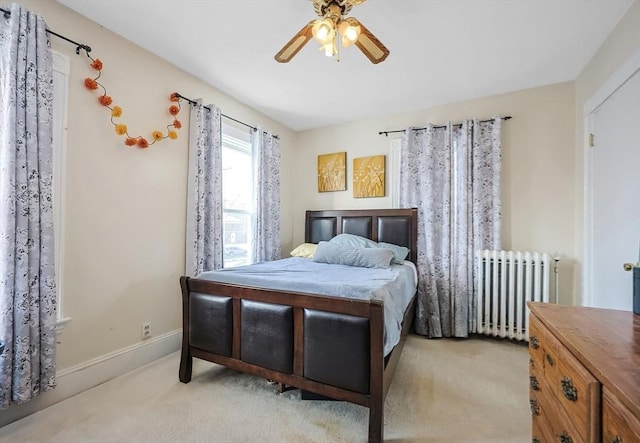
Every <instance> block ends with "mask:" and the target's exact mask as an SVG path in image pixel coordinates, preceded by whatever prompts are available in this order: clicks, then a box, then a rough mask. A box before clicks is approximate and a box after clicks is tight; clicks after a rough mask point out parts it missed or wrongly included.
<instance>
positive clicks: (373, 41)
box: [274, 0, 389, 64]
mask: <svg viewBox="0 0 640 443" xmlns="http://www.w3.org/2000/svg"><path fill="white" fill-rule="evenodd" d="M365 1H366V0H311V2H312V3H313V8H314V10H315V12H316V14H317V16H318V17H319V18H317V19H315V20H312V21H310V22H309V23H308V24H307V25H306V26H304V27H303V28H302V29H301V30H300V31H298V33H297V34H296V35H294V36H293V38H292V39H291V40H289V42H288V43H287V44H286V45H284V47H283V48H282V49H281V50H280V51H279V52H278V53H277V54H276V55H275V57H274V58H275V59H276V61H277V62H278V63H288V62H289V61H290V60H291V59H292V58H293V56H295V55H296V54H297V53H298V51H300V49H301V48H302V47H303V46H304V45H306V44H307V43H308V42H309V41H310V40H311V39H312V38H313V39H315V40H316V41H317V42H318V43H320V48H319V49H320V50H321V51H323V52H324V54H325V55H326V56H328V57H336V60H337V61H340V49H339V48H340V47H345V48H348V47H349V46H354V45H355V46H356V47H357V48H358V49H359V50H360V52H362V53H363V54H364V55H365V56H366V57H367V58H368V59H369V61H371V63H373V64H377V63H380V62H383V61H384V60H385V59H386V58H387V56H388V55H389V50H388V49H387V48H386V47H385V46H384V45H383V44H382V42H380V40H378V39H377V38H376V36H375V35H373V34H372V33H371V31H369V30H368V29H367V28H366V26H364V25H363V24H362V23H360V22H359V21H358V20H357V19H355V18H354V17H348V15H349V13H350V12H351V8H353V7H354V6H357V5H361V4H362V3H364V2H365Z"/></svg>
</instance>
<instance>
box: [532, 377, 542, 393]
mask: <svg viewBox="0 0 640 443" xmlns="http://www.w3.org/2000/svg"><path fill="white" fill-rule="evenodd" d="M529 385H530V386H531V389H533V390H534V391H539V390H540V384H538V379H537V378H536V376H535V375H532V376H531V377H529Z"/></svg>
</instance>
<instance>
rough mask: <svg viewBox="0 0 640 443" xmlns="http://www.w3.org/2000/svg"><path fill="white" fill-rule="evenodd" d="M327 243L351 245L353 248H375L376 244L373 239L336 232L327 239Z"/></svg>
mask: <svg viewBox="0 0 640 443" xmlns="http://www.w3.org/2000/svg"><path fill="white" fill-rule="evenodd" d="M329 243H335V244H339V245H347V246H353V247H354V248H376V247H377V246H378V244H377V243H376V242H374V241H373V240H370V239H368V238H366V237H360V236H359V235H354V234H338V235H336V236H335V237H333V238H332V239H331V240H329Z"/></svg>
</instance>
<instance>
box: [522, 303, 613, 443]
mask: <svg viewBox="0 0 640 443" xmlns="http://www.w3.org/2000/svg"><path fill="white" fill-rule="evenodd" d="M529 331H530V332H529V337H530V338H529V355H530V357H531V362H530V371H529V376H530V379H529V382H530V386H531V384H532V383H533V379H532V377H535V380H536V381H537V382H538V383H537V384H538V390H539V391H540V392H539V394H541V393H543V394H544V395H545V396H546V397H547V401H548V403H550V404H552V405H553V407H554V408H557V409H558V410H560V412H563V413H564V415H565V416H566V417H567V419H568V420H569V422H570V423H572V424H573V426H574V427H575V430H576V431H577V433H578V436H579V438H580V441H588V442H591V441H593V442H596V441H599V439H600V432H601V431H600V419H599V416H598V414H599V411H600V383H599V382H598V381H597V380H596V379H595V378H594V377H593V376H592V375H591V373H590V372H589V371H587V370H586V369H585V368H584V366H582V364H581V363H580V362H579V361H578V360H577V359H576V358H575V357H574V356H573V354H571V352H569V351H568V350H567V349H566V348H565V347H564V346H563V345H562V344H561V343H560V341H559V340H558V339H557V338H556V337H555V336H554V335H553V334H552V333H551V332H550V331H549V330H548V329H547V328H546V326H545V325H544V324H542V322H541V321H540V320H539V319H538V318H537V317H536V316H535V315H534V316H531V317H530V322H529ZM531 338H535V340H534V341H533V342H532V340H531ZM532 343H533V344H532ZM575 437H576V436H574V438H573V441H576V440H575Z"/></svg>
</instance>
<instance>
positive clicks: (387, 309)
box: [197, 257, 417, 355]
mask: <svg viewBox="0 0 640 443" xmlns="http://www.w3.org/2000/svg"><path fill="white" fill-rule="evenodd" d="M197 278H200V279H203V280H210V281H215V282H219V283H231V284H236V285H242V286H253V287H259V288H264V289H272V290H277V291H293V292H301V293H308V294H318V295H326V296H331V297H343V298H350V299H357V300H380V301H382V302H384V354H385V355H387V354H388V353H389V352H391V350H392V349H393V347H394V346H395V345H397V344H398V342H399V341H400V332H401V329H402V320H403V318H404V313H405V311H406V309H407V307H408V306H409V304H410V303H411V299H412V298H413V295H414V294H415V291H416V286H417V280H416V272H415V266H414V265H413V263H411V262H405V264H402V265H400V264H392V265H391V266H390V267H389V268H361V267H355V266H345V265H336V264H328V263H317V262H314V261H312V260H309V259H307V258H300V257H291V258H285V259H282V260H275V261H270V262H262V263H256V264H252V265H247V266H239V267H236V268H227V269H222V270H219V271H207V272H203V273H201V274H200V275H198V277H197Z"/></svg>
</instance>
